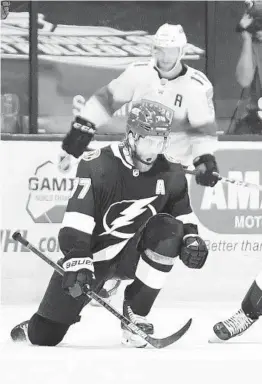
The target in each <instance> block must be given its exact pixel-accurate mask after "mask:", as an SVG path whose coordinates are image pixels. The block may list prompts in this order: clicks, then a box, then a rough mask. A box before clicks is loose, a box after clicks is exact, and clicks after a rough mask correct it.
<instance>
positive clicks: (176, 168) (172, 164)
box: [164, 155, 185, 175]
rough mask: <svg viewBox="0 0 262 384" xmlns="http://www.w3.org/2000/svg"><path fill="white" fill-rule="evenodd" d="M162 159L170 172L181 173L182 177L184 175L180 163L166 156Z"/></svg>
mask: <svg viewBox="0 0 262 384" xmlns="http://www.w3.org/2000/svg"><path fill="white" fill-rule="evenodd" d="M164 158H165V159H166V161H167V162H168V165H169V170H170V171H171V172H176V173H182V174H183V175H184V174H185V172H184V167H183V165H182V164H181V163H180V162H178V161H176V160H175V159H174V158H172V157H171V156H168V155H164Z"/></svg>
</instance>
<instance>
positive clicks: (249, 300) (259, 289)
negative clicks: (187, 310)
mask: <svg viewBox="0 0 262 384" xmlns="http://www.w3.org/2000/svg"><path fill="white" fill-rule="evenodd" d="M261 315H262V272H260V274H259V275H258V276H257V278H256V279H255V280H254V282H253V283H252V285H251V287H250V288H249V290H248V292H247V294H246V296H245V297H244V299H243V301H242V303H241V309H239V310H238V311H237V312H236V313H235V314H234V315H233V316H231V317H229V318H228V319H226V320H223V321H220V322H218V323H217V324H215V325H214V327H213V331H214V335H213V336H212V338H211V339H210V341H211V342H217V341H226V340H229V339H231V338H232V337H235V336H240V335H242V334H243V333H244V332H245V331H246V330H247V329H248V328H250V327H251V325H252V324H254V323H255V322H256V321H257V320H258V318H259V317H260V316H261Z"/></svg>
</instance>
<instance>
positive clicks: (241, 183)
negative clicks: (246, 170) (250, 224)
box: [184, 168, 262, 191]
mask: <svg viewBox="0 0 262 384" xmlns="http://www.w3.org/2000/svg"><path fill="white" fill-rule="evenodd" d="M184 171H185V173H186V174H188V175H196V173H197V171H196V170H192V171H191V170H189V169H186V168H184ZM213 175H214V176H217V177H218V180H220V181H222V182H223V183H231V184H235V185H239V186H240V187H246V188H254V189H258V190H259V191H262V185H259V184H253V183H247V182H245V181H241V180H236V179H229V178H228V177H223V176H221V175H219V173H217V172H213Z"/></svg>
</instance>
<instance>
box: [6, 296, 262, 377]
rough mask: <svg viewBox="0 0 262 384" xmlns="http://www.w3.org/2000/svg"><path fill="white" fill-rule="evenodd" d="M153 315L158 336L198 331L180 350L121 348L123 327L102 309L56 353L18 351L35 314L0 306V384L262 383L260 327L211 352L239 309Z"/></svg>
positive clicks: (202, 307) (183, 309)
mask: <svg viewBox="0 0 262 384" xmlns="http://www.w3.org/2000/svg"><path fill="white" fill-rule="evenodd" d="M173 305H174V306H173V307H172V308H156V309H155V310H153V311H152V313H151V315H150V317H149V319H150V320H152V321H153V322H154V324H155V328H156V336H159V337H163V336H166V335H168V334H169V333H172V332H174V331H175V330H176V329H178V328H179V327H181V326H182V325H183V324H184V323H185V322H186V321H187V320H188V318H190V317H193V324H192V326H191V329H189V331H188V333H187V334H186V335H185V336H184V337H183V338H182V339H181V340H180V341H178V342H177V343H175V344H173V345H172V346H170V347H167V348H165V349H162V350H156V349H149V348H148V349H130V348H126V347H123V346H121V344H120V338H121V330H120V327H119V321H118V320H117V319H115V318H114V317H113V316H112V315H111V314H110V313H108V312H107V311H106V310H105V309H104V308H97V307H96V308H95V307H91V306H88V307H87V308H85V309H84V311H83V312H82V320H81V322H80V323H78V324H76V325H74V326H73V327H72V328H71V329H70V330H69V332H68V334H67V335H66V337H65V339H64V340H63V342H62V343H61V344H60V345H59V346H57V347H36V346H32V345H26V344H14V343H13V342H12V341H11V340H10V338H9V333H10V330H11V328H12V327H13V326H15V325H16V324H18V323H19V322H21V321H23V320H25V319H28V318H29V317H30V316H31V315H32V314H33V313H34V312H35V310H36V309H37V305H30V306H2V307H1V318H0V321H1V327H0V348H1V349H0V354H1V357H0V364H1V368H0V380H1V383H2V384H11V383H12V384H19V383H23V384H31V383H35V384H58V383H59V384H60V383H61V384H67V383H68V384H69V383H70V384H75V383H76V384H77V383H81V384H82V383H85V384H88V383H92V384H111V383H112V384H113V383H114V384H122V383H124V384H125V383H127V384H129V383H130V384H131V383H132V384H137V383H143V384H144V383H148V384H155V383H156V384H166V383H179V384H187V383H193V382H194V383H198V382H199V383H201V384H205V383H208V384H218V383H219V384H221V383H226V384H227V383H234V384H235V383H236V384H240V383H248V382H251V381H252V380H256V381H257V380H258V382H260V379H259V377H260V378H261V373H260V372H261V362H262V321H260V322H259V321H258V322H257V323H255V324H254V325H253V326H252V327H251V328H250V329H249V330H248V331H247V333H245V334H244V335H243V336H241V337H239V338H235V339H233V340H232V341H231V342H227V343H223V344H209V343H208V338H209V336H210V334H211V332H212V326H213V325H214V323H215V322H217V321H219V320H221V319H224V318H226V317H228V316H231V315H232V313H233V312H234V311H235V310H236V309H238V308H237V307H238V304H236V303H226V304H225V303H224V304H223V303H221V304H218V303H216V304H210V303H190V302H188V303H173Z"/></svg>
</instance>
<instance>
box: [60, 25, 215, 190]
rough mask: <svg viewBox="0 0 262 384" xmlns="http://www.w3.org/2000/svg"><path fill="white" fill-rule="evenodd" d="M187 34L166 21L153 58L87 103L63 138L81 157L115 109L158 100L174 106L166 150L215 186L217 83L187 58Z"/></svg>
mask: <svg viewBox="0 0 262 384" xmlns="http://www.w3.org/2000/svg"><path fill="white" fill-rule="evenodd" d="M186 45H187V38H186V35H185V33H184V30H183V28H182V26H181V25H170V24H164V25H162V26H161V27H160V28H159V29H158V31H157V32H156V34H155V36H154V38H153V46H152V60H150V62H142V61H137V62H135V63H133V64H131V65H130V66H129V67H128V68H127V69H126V70H125V71H124V72H123V73H122V74H121V75H120V76H119V77H118V78H117V79H114V80H113V81H111V82H110V83H109V84H108V85H106V86H104V87H103V88H101V89H99V90H98V91H97V92H96V93H95V94H94V95H93V96H92V97H91V98H90V99H89V100H87V102H86V103H85V105H84V106H83V108H82V110H81V113H80V115H79V116H77V117H76V120H75V121H74V122H73V123H72V126H71V130H70V132H69V133H68V134H67V136H66V138H65V139H64V142H63V149H64V150H65V151H66V152H67V153H69V154H71V155H73V156H75V157H77V158H78V157H79V156H81V155H82V154H83V152H84V151H85V149H86V147H87V146H88V144H89V142H90V140H91V139H92V137H93V134H94V133H95V131H96V128H98V131H99V127H100V126H101V125H103V124H106V123H107V122H108V121H109V119H110V118H111V117H112V115H113V114H114V113H115V112H116V111H120V112H121V111H123V110H125V111H126V110H130V107H131V105H132V102H133V101H139V100H140V99H142V98H147V99H149V100H156V101H159V102H161V103H162V104H164V105H165V106H167V107H169V108H171V109H172V110H173V111H174V120H173V123H172V127H171V130H172V133H171V135H170V145H169V146H168V148H167V149H166V155H167V156H168V157H169V158H170V160H172V159H173V161H180V162H181V163H182V164H184V165H190V164H192V162H193V164H194V166H195V168H196V169H197V171H198V172H197V175H196V181H197V183H198V184H201V185H204V186H211V187H213V186H214V185H215V184H216V183H217V178H216V176H214V175H213V172H214V171H215V172H218V167H217V163H216V160H215V157H214V155H213V150H214V146H215V143H216V137H215V135H216V123H215V112H214V105H213V87H212V84H211V83H210V81H209V80H208V79H207V77H206V76H205V75H204V74H203V73H202V72H200V71H198V70H196V69H193V68H191V67H189V66H187V65H185V64H183V62H182V59H183V56H184V52H185V49H186Z"/></svg>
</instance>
